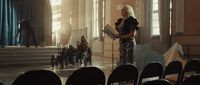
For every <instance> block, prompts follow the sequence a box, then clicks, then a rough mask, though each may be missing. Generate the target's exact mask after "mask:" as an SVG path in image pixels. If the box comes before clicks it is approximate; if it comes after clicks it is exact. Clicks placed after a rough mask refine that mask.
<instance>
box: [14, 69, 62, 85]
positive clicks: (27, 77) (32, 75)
mask: <svg viewBox="0 0 200 85" xmlns="http://www.w3.org/2000/svg"><path fill="white" fill-rule="evenodd" d="M12 85H62V83H61V80H60V78H59V77H58V76H57V75H56V74H55V73H53V72H52V71H48V70H34V71H28V72H26V73H24V74H22V75H19V76H18V77H17V78H16V79H15V81H14V82H13V83H12Z"/></svg>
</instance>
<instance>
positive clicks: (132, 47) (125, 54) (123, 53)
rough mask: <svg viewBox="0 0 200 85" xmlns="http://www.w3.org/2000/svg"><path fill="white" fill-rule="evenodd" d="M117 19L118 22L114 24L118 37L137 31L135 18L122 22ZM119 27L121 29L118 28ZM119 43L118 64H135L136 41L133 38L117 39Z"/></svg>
mask: <svg viewBox="0 0 200 85" xmlns="http://www.w3.org/2000/svg"><path fill="white" fill-rule="evenodd" d="M122 20H123V19H121V18H120V19H118V21H117V22H116V23H115V25H116V30H117V31H118V32H119V35H126V34H129V33H130V32H134V31H137V30H138V29H139V28H138V22H137V20H136V19H135V18H133V17H129V18H128V19H126V20H124V22H122ZM119 25H121V27H120V26H119ZM119 43H120V60H119V63H120V64H134V65H135V64H136V56H135V52H136V41H135V38H134V37H132V38H126V39H122V38H120V39H119Z"/></svg>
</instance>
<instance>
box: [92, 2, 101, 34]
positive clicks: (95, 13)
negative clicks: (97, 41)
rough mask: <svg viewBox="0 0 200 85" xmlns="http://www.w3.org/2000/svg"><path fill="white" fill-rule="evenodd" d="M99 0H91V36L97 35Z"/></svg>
mask: <svg viewBox="0 0 200 85" xmlns="http://www.w3.org/2000/svg"><path fill="white" fill-rule="evenodd" d="M98 4H99V0H93V17H92V35H93V38H98V37H99V18H98V17H99V12H98V11H99V5H98Z"/></svg>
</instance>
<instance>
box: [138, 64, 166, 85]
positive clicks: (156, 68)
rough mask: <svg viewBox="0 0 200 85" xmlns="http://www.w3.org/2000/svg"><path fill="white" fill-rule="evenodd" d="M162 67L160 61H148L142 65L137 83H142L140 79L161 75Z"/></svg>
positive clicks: (139, 84)
mask: <svg viewBox="0 0 200 85" xmlns="http://www.w3.org/2000/svg"><path fill="white" fill-rule="evenodd" d="M162 73H163V67H162V65H161V64H160V63H149V64H148V65H147V66H145V67H144V69H143V71H142V72H141V74H140V77H139V80H138V85H141V84H142V80H143V79H145V78H151V77H159V79H160V78H161V77H162Z"/></svg>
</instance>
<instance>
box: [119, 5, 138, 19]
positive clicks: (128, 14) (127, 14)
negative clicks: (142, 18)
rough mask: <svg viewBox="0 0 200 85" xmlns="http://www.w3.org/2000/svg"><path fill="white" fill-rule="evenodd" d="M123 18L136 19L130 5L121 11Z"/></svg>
mask: <svg viewBox="0 0 200 85" xmlns="http://www.w3.org/2000/svg"><path fill="white" fill-rule="evenodd" d="M121 16H122V17H123V18H128V17H134V18H135V14H134V11H133V8H132V7H131V6H130V5H124V7H123V8H122V10H121Z"/></svg>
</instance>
